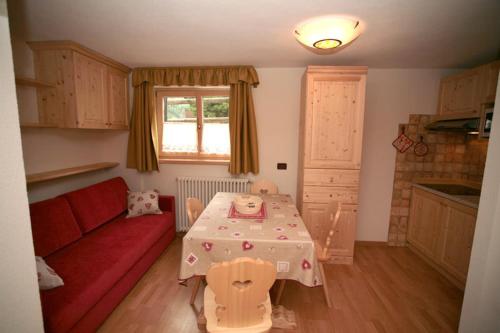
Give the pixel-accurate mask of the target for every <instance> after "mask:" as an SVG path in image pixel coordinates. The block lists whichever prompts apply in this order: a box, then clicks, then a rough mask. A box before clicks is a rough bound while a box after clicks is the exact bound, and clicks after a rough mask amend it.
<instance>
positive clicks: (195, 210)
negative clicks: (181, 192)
mask: <svg viewBox="0 0 500 333" xmlns="http://www.w3.org/2000/svg"><path fill="white" fill-rule="evenodd" d="M204 209H205V206H204V205H203V202H201V201H200V199H198V198H187V199H186V212H187V216H188V220H189V227H192V226H193V224H194V223H195V222H196V220H197V219H198V217H199V216H200V215H201V212H203V210H204Z"/></svg>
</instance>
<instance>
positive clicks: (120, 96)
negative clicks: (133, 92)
mask: <svg viewBox="0 0 500 333" xmlns="http://www.w3.org/2000/svg"><path fill="white" fill-rule="evenodd" d="M108 100H109V108H108V114H109V118H108V119H109V124H108V125H109V127H110V128H127V127H128V106H129V101H128V74H127V73H124V72H122V71H119V70H116V69H114V68H110V67H108Z"/></svg>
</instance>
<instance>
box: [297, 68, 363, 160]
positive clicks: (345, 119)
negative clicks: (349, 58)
mask: <svg viewBox="0 0 500 333" xmlns="http://www.w3.org/2000/svg"><path fill="white" fill-rule="evenodd" d="M365 83H366V77H365V76H364V75H341V74H335V75H328V74H312V75H309V77H308V84H307V89H308V91H307V100H308V103H307V105H306V108H308V110H307V112H306V117H305V122H306V126H305V140H306V141H305V151H304V154H305V156H304V166H305V167H306V168H337V169H359V168H360V165H361V148H362V139H363V113H364V112H363V111H364V95H365Z"/></svg>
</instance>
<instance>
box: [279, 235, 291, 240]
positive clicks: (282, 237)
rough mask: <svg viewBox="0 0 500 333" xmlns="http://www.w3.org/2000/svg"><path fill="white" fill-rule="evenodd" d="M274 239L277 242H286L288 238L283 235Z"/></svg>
mask: <svg viewBox="0 0 500 333" xmlns="http://www.w3.org/2000/svg"><path fill="white" fill-rule="evenodd" d="M276 239H278V240H287V239H288V237H286V236H285V235H279V236H278V237H276Z"/></svg>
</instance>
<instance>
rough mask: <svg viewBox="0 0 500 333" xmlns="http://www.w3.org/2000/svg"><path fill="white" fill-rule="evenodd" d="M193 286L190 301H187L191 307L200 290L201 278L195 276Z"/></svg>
mask: <svg viewBox="0 0 500 333" xmlns="http://www.w3.org/2000/svg"><path fill="white" fill-rule="evenodd" d="M194 279H195V281H194V286H193V292H192V293H191V300H190V301H189V304H191V305H193V304H194V301H195V299H196V295H197V294H198V289H200V284H201V276H197V277H195V278H194Z"/></svg>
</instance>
